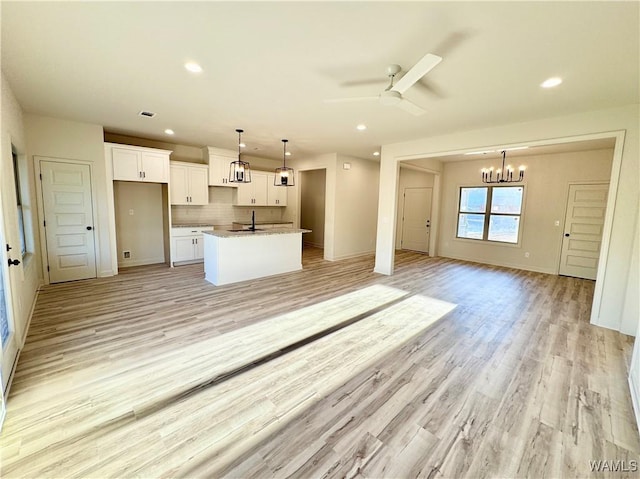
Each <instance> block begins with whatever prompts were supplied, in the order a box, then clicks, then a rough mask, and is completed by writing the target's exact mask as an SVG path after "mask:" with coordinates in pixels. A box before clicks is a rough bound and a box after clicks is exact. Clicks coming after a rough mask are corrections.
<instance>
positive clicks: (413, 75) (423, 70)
mask: <svg viewBox="0 0 640 479" xmlns="http://www.w3.org/2000/svg"><path fill="white" fill-rule="evenodd" d="M441 61H442V57H439V56H438V55H434V54H433V53H427V54H426V55H425V56H424V57H422V59H421V60H420V61H419V62H418V63H416V64H415V65H413V67H412V68H411V70H409V71H408V72H407V73H406V74H405V75H404V76H403V77H402V78H400V80H398V83H396V84H395V85H394V86H393V88H392V90H395V91H397V92H400V93H404V92H405V91H407V90H408V89H409V88H410V87H411V85H413V84H414V83H415V82H417V81H418V80H420V78H422V77H423V76H425V75H426V74H427V73H429V71H430V70H431V69H432V68H433V67H435V66H436V65H437V64H438V63H440V62H441Z"/></svg>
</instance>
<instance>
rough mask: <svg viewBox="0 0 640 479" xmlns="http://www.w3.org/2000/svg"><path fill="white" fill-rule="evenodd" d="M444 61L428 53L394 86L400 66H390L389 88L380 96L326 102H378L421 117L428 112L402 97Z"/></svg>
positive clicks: (388, 74) (388, 69)
mask: <svg viewBox="0 0 640 479" xmlns="http://www.w3.org/2000/svg"><path fill="white" fill-rule="evenodd" d="M441 61H442V57H439V56H438V55H434V54H433V53H427V54H426V55H425V56H424V57H422V59H421V60H420V61H419V62H418V63H416V64H415V65H413V67H411V69H410V70H409V71H408V72H407V73H405V74H404V76H403V77H402V78H400V80H398V82H397V83H396V84H395V85H394V84H393V81H394V79H395V76H396V75H397V74H398V73H400V71H401V68H400V65H389V66H388V67H387V76H388V77H389V86H387V88H385V90H384V91H383V92H382V93H380V94H379V95H378V96H362V97H355V98H336V99H332V100H325V103H344V102H353V101H372V100H377V101H379V102H380V104H382V105H393V106H397V107H399V108H402V109H403V110H405V111H407V112H409V113H411V114H413V115H416V116H420V115H422V114H424V113H426V110H424V109H423V108H421V107H420V106H418V105H416V104H415V103H413V102H411V101H409V100H407V99H406V98H404V97H403V96H402V94H403V93H404V92H406V91H407V90H408V89H409V88H411V86H413V84H414V83H415V82H417V81H418V80H420V79H421V78H422V77H423V76H425V75H426V74H427V73H429V72H430V71H431V69H433V68H434V67H435V66H436V65H437V64H438V63H440V62H441Z"/></svg>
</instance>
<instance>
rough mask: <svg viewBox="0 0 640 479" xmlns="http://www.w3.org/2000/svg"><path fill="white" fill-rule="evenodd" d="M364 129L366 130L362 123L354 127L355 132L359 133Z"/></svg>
mask: <svg viewBox="0 0 640 479" xmlns="http://www.w3.org/2000/svg"><path fill="white" fill-rule="evenodd" d="M366 129H367V125H363V124H362V123H361V124H360V125H358V126H356V130H359V131H364V130H366Z"/></svg>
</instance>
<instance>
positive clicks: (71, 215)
mask: <svg viewBox="0 0 640 479" xmlns="http://www.w3.org/2000/svg"><path fill="white" fill-rule="evenodd" d="M40 171H41V174H42V199H43V202H44V221H45V228H44V230H45V235H46V243H47V259H48V265H49V282H51V283H59V282H62V281H74V280H78V279H87V278H95V277H96V257H95V238H94V229H93V226H94V223H93V202H92V197H91V170H90V168H89V166H88V165H85V164H76V163H62V162H56V161H44V160H42V161H41V162H40Z"/></svg>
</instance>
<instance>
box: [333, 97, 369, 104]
mask: <svg viewBox="0 0 640 479" xmlns="http://www.w3.org/2000/svg"><path fill="white" fill-rule="evenodd" d="M377 99H378V97H377V96H356V97H354V98H331V99H329V100H322V101H323V103H350V102H355V101H372V100H377Z"/></svg>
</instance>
